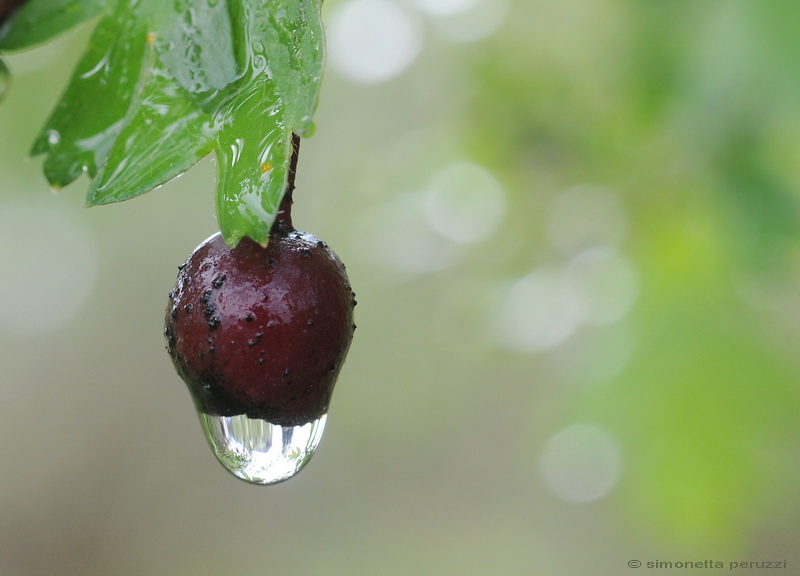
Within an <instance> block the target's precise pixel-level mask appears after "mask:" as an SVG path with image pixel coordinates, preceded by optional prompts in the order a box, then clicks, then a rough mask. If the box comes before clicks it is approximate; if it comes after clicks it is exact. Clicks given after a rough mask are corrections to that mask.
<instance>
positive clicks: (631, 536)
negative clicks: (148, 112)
mask: <svg viewBox="0 0 800 576" xmlns="http://www.w3.org/2000/svg"><path fill="white" fill-rule="evenodd" d="M325 19H326V23H327V25H328V41H329V67H328V72H327V76H326V78H325V81H324V83H323V90H322V95H321V101H320V107H319V110H318V114H317V117H316V123H317V132H316V134H315V135H314V137H313V138H310V139H307V140H305V141H304V143H303V148H302V154H301V158H300V165H299V173H298V182H297V184H298V189H297V191H296V192H295V200H296V203H295V209H294V214H295V216H294V220H295V224H296V225H297V226H298V227H299V228H301V229H305V230H307V231H311V232H314V233H315V234H317V235H319V236H320V237H322V238H324V239H325V240H327V241H328V242H329V243H330V245H331V246H332V247H333V248H334V249H335V250H336V251H337V252H338V254H339V255H340V256H341V258H342V259H343V260H344V261H345V262H347V264H348V271H349V273H350V278H351V281H352V283H353V286H354V287H355V289H356V292H357V294H358V301H359V305H358V308H357V310H356V312H357V322H358V331H357V333H356V338H355V341H354V344H353V346H352V348H351V352H350V356H349V358H348V361H347V363H346V365H345V367H344V369H343V372H342V375H341V377H340V380H339V384H338V387H337V390H336V394H335V396H334V401H333V405H332V409H331V413H330V417H329V419H328V426H327V429H326V433H325V437H324V438H323V441H322V444H321V446H320V449H319V451H318V453H317V455H316V456H315V457H314V459H313V461H312V462H311V464H310V465H309V466H308V468H307V469H306V470H304V471H303V472H302V473H301V474H300V475H299V476H298V477H296V478H295V479H293V480H291V481H289V482H286V483H284V484H281V485H278V486H274V487H268V488H262V487H254V486H250V485H247V484H245V483H243V482H241V481H238V480H236V479H234V478H233V477H232V476H230V475H228V474H227V473H226V472H225V471H224V470H223V469H222V468H221V467H220V466H219V465H218V464H217V463H216V461H215V460H214V457H213V456H212V454H211V452H210V451H209V449H208V447H207V446H206V443H205V440H204V439H203V437H202V434H201V431H200V427H199V424H198V422H197V418H196V417H195V414H194V410H193V406H192V403H191V401H190V398H189V395H188V393H187V392H186V390H185V388H184V385H183V384H182V382H181V381H180V379H179V378H178V376H177V375H176V374H175V372H174V370H173V368H172V366H171V363H170V361H169V359H168V357H167V355H166V353H165V351H164V341H163V336H162V333H161V331H162V322H163V313H164V308H165V306H166V300H167V292H168V291H169V290H170V288H171V286H172V283H173V281H174V279H175V275H176V272H177V270H176V267H177V265H178V264H179V263H181V262H182V261H183V260H184V259H185V257H186V256H187V255H188V254H189V253H190V252H191V250H192V249H193V248H194V247H195V246H196V245H197V244H198V243H199V242H201V241H202V240H203V239H205V238H206V237H207V236H209V235H211V234H212V233H214V232H215V231H216V223H215V219H214V214H213V210H214V202H213V190H214V186H213V178H214V170H213V158H209V159H206V160H204V161H203V162H201V163H200V164H199V165H198V166H196V167H195V168H193V169H192V170H191V171H189V172H188V173H186V174H185V175H183V176H182V177H180V178H179V179H177V180H176V181H174V182H172V183H170V184H168V185H167V186H165V187H163V188H162V189H159V190H157V191H154V192H151V193H149V194H147V195H145V196H143V197H142V198H139V199H136V200H134V201H130V202H126V203H122V204H118V205H113V206H107V207H100V208H93V209H91V210H87V209H84V208H82V201H83V198H82V196H83V193H84V191H85V186H86V181H85V180H82V181H81V182H79V183H77V184H74V185H72V186H70V187H68V188H67V189H65V190H63V191H61V192H60V193H59V194H58V195H52V194H50V192H49V191H48V189H47V185H46V183H45V180H44V177H43V176H42V175H41V166H40V164H41V162H40V160H38V159H32V160H26V158H27V152H28V149H29V146H30V144H31V143H32V142H33V140H34V137H35V136H36V133H37V131H38V130H39V129H40V127H41V125H42V124H43V123H44V121H45V119H46V117H47V115H48V114H49V112H50V110H51V109H52V107H53V106H54V104H55V102H56V101H57V99H58V96H59V93H60V91H61V90H62V89H63V87H64V86H65V85H66V81H67V79H68V77H69V74H70V72H71V69H72V67H73V66H74V64H75V62H76V60H77V57H78V55H79V54H80V52H81V50H82V49H83V47H84V46H85V42H86V38H87V34H88V31H89V29H90V28H89V27H84V28H81V29H80V30H77V31H75V32H73V33H70V34H68V35H67V36H66V37H63V38H61V39H59V40H58V41H57V42H55V43H54V44H52V45H49V46H45V47H42V48H39V49H37V50H35V51H32V52H28V53H23V54H18V55H11V56H10V57H9V58H8V63H9V67H10V69H11V71H12V74H13V83H12V85H11V86H10V90H9V91H8V93H7V96H6V100H5V101H4V102H3V104H2V105H0V271H1V272H0V273H1V274H2V282H0V301H2V306H1V307H0V368H1V370H0V574H2V575H3V576H18V575H20V576H22V575H25V576H28V575H40V574H41V575H52V574H58V575H59V576H70V575H80V576H91V575H103V576H124V575H141V574H165V575H184V574H186V575H192V576H202V575H218V574H241V575H250V574H253V575H256V574H281V573H293V574H304V575H323V574H324V575H326V576H333V575H339V574H341V575H349V576H356V575H375V574H381V575H387V576H389V575H410V574H462V575H484V574H503V575H505V574H508V575H518V574H519V575H526V576H528V575H542V576H560V575H564V576H567V575H575V574H592V575H600V576H606V575H609V576H611V575H618V574H626V573H629V572H630V573H636V570H634V569H631V568H629V567H628V561H629V560H639V561H642V562H643V563H646V562H648V561H672V562H679V561H703V560H714V561H722V562H724V563H725V566H726V569H727V567H728V564H727V563H728V562H730V561H759V560H762V561H763V560H770V561H772V560H787V565H788V567H787V568H786V569H784V570H783V573H787V574H788V573H793V572H792V570H796V566H797V565H798V562H800V556H799V555H798V553H797V551H796V542H797V541H798V536H800V524H799V523H798V521H799V520H800V506H799V504H800V501H799V499H798V490H797V486H798V483H799V481H800V474H798V470H799V467H800V450H798V440H799V439H800V419H799V418H798V409H799V408H800V387H798V384H799V383H800V354H798V353H797V349H798V344H800V162H799V161H798V159H799V158H800V72H798V70H800V35H798V34H797V25H798V22H800V5H799V4H797V3H796V2H791V1H777V0H776V1H774V2H762V1H757V0H753V1H735V0H705V1H702V2H698V1H696V0H691V1H689V0H685V1H682V0H673V1H670V2H659V1H655V0H652V1H648V0H591V1H589V0H581V1H578V0H536V1H530V0H329V1H326V3H325ZM793 567H794V568H793ZM641 570H642V571H647V572H649V573H673V572H674V571H664V572H659V571H658V570H655V569H647V568H646V566H645V567H643V568H642V569H641ZM684 571H686V572H689V571H690V570H684ZM703 572H704V573H706V572H707V571H706V570H703ZM739 573H748V574H755V573H760V570H756V569H753V570H750V571H744V570H742V571H739Z"/></svg>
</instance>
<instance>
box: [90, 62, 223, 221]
mask: <svg viewBox="0 0 800 576" xmlns="http://www.w3.org/2000/svg"><path fill="white" fill-rule="evenodd" d="M147 68H148V77H147V78H146V79H145V88H144V93H143V94H142V96H141V99H140V100H139V101H138V103H137V105H136V106H134V108H133V109H132V110H131V113H130V114H129V116H128V117H127V118H126V119H125V126H124V128H123V129H122V132H121V133H120V134H119V137H118V138H117V139H116V141H115V142H114V146H113V147H112V148H111V151H110V152H109V155H108V160H107V162H106V164H105V165H104V166H103V167H102V168H101V169H100V171H99V172H98V174H97V177H96V178H95V179H94V180H93V181H92V183H91V185H90V187H89V192H88V194H87V197H86V204H87V205H88V206H96V205H100V204H109V203H112V202H119V201H122V200H127V199H129V198H133V197H134V196H137V195H139V194H143V193H144V192H147V191H149V190H152V189H153V188H155V187H157V186H160V185H161V184H163V183H164V182H167V181H168V180H170V179H172V178H174V177H175V176H177V175H179V174H181V173H182V172H184V171H185V170H187V169H188V168H190V167H191V166H192V165H194V164H195V163H196V162H197V161H198V160H200V159H201V158H203V156H205V155H207V154H208V153H209V152H210V151H211V149H212V147H213V142H212V139H211V136H212V135H213V134H214V133H215V131H214V129H213V127H212V126H211V120H212V119H211V117H210V116H209V115H208V114H205V113H204V112H203V111H202V110H200V109H199V108H197V107H196V106H195V105H194V104H193V102H192V101H191V100H189V99H187V98H186V97H185V95H184V94H183V93H182V92H181V91H180V90H179V89H176V87H175V82H174V78H172V76H170V75H169V72H168V71H167V70H166V69H165V67H164V65H163V64H162V63H161V62H160V61H158V60H157V59H156V58H155V54H152V57H151V64H149V65H148V66H147Z"/></svg>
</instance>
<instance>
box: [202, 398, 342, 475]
mask: <svg viewBox="0 0 800 576" xmlns="http://www.w3.org/2000/svg"><path fill="white" fill-rule="evenodd" d="M198 414H199V416H200V424H201V426H202V427H203V431H204V432H205V435H206V439H207V440H208V443H209V445H210V446H211V450H212V451H213V452H214V455H215V456H216V457H217V460H219V461H220V463H221V464H222V465H223V466H224V467H225V468H226V469H227V470H228V471H229V472H231V473H232V474H233V475H234V476H236V477H237V478H241V479H242V480H245V481H247V482H252V483H253V484H275V483H277V482H282V481H283V480H288V479H289V478H291V477H292V476H294V475H295V474H297V473H298V472H299V471H300V470H301V469H302V468H303V467H304V466H305V465H306V464H307V463H308V461H309V460H310V459H311V456H313V455H314V451H315V450H316V449H317V446H318V445H319V442H320V440H321V439H322V432H323V430H324V429H325V421H326V419H327V418H328V416H327V414H325V415H323V416H322V417H321V418H319V419H317V420H314V421H313V422H308V423H307V424H304V425H302V426H278V425H277V424H271V423H270V422H267V421H266V420H261V419H259V418H248V417H247V416H245V415H239V416H211V415H209V414H205V413H203V412H199V413H198Z"/></svg>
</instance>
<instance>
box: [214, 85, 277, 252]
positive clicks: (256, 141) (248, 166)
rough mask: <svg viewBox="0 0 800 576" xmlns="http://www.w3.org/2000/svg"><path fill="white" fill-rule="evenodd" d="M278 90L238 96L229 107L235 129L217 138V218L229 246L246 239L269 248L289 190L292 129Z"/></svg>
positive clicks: (263, 88) (260, 88) (252, 89)
mask: <svg viewBox="0 0 800 576" xmlns="http://www.w3.org/2000/svg"><path fill="white" fill-rule="evenodd" d="M275 100H276V98H275V94H274V86H273V85H272V83H271V82H267V81H261V82H258V83H256V84H254V85H253V86H249V87H247V88H246V89H244V90H240V91H238V92H237V93H236V94H235V95H234V97H233V98H232V99H231V101H230V102H228V103H227V105H226V108H227V109H229V110H230V118H229V122H230V124H229V125H227V126H225V127H224V128H223V129H222V130H221V132H220V134H219V137H218V139H217V146H216V153H217V169H218V172H219V178H218V183H217V219H218V222H219V226H220V230H221V231H222V234H223V236H224V237H225V240H226V242H228V243H229V244H232V245H235V244H236V243H238V242H239V240H241V238H242V237H243V236H249V237H250V238H252V239H253V240H255V241H256V242H259V243H260V244H266V243H267V237H268V235H269V229H270V226H271V224H272V222H273V220H274V219H275V215H276V214H277V212H278V206H279V205H280V201H281V198H282V197H283V192H284V189H285V187H286V181H287V174H288V162H289V159H290V156H291V130H289V129H287V128H286V127H285V125H284V123H283V121H282V119H283V115H284V114H283V109H282V107H281V104H275V105H273V106H271V107H269V108H267V109H264V103H265V102H271V101H272V102H274V101H275Z"/></svg>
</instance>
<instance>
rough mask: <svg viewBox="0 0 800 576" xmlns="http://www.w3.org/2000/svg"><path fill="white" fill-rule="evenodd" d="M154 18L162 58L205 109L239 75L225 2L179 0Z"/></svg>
mask: <svg viewBox="0 0 800 576" xmlns="http://www.w3.org/2000/svg"><path fill="white" fill-rule="evenodd" d="M163 12H165V13H164V14H161V15H159V18H158V21H157V26H158V30H157V41H158V43H159V44H158V46H159V47H161V49H160V50H159V52H160V54H161V60H162V61H163V63H164V64H165V65H166V67H167V69H168V70H169V72H170V73H171V75H172V76H173V77H174V78H175V80H177V82H178V83H179V84H180V85H181V87H183V89H184V90H185V91H186V94H187V95H188V96H189V97H190V98H191V99H192V100H194V101H195V102H196V103H197V104H198V105H200V106H201V107H202V108H203V109H204V110H205V111H206V112H213V109H214V107H215V106H216V105H218V104H219V100H220V95H221V93H224V92H225V91H226V89H229V88H230V87H231V86H232V85H233V83H234V82H235V81H236V80H237V78H238V77H239V76H240V73H241V70H240V68H239V65H238V64H237V62H236V58H235V54H234V39H233V29H232V22H231V17H230V12H229V7H228V3H227V2H216V3H212V2H196V1H193V0H178V1H176V2H174V3H173V7H172V8H171V9H169V10H164V11H163Z"/></svg>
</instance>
